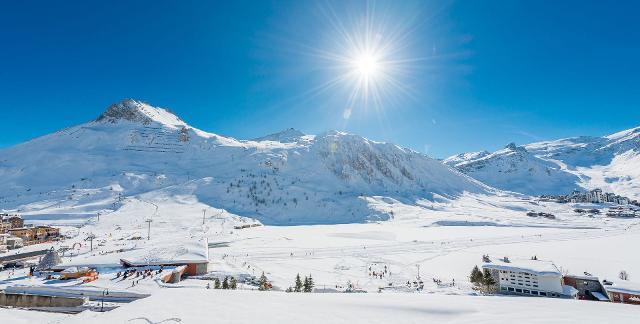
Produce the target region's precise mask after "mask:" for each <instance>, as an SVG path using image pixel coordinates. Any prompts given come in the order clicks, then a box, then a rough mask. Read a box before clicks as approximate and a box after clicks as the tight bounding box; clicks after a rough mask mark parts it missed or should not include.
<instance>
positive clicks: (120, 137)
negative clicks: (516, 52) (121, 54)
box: [0, 100, 493, 224]
mask: <svg viewBox="0 0 640 324" xmlns="http://www.w3.org/2000/svg"><path fill="white" fill-rule="evenodd" d="M0 157H1V158H0V181H1V182H2V183H3V186H1V187H0V209H8V210H18V211H20V212H21V213H23V214H24V215H25V218H26V219H27V220H32V221H37V220H51V219H67V220H73V219H75V220H77V221H78V222H82V221H83V220H86V219H87V218H89V217H91V216H92V215H94V214H95V213H97V212H103V213H104V212H108V211H110V210H115V209H117V208H118V207H119V206H120V205H121V202H122V200H123V198H124V197H130V196H135V195H141V194H145V193H150V192H156V193H157V194H159V195H169V196H171V195H191V196H194V197H196V199H197V200H198V201H201V202H203V203H205V204H207V205H209V206H213V207H216V208H221V209H224V210H227V211H229V212H231V213H234V214H237V215H242V216H247V217H252V218H257V219H259V220H260V221H262V222H265V223H269V224H317V223H348V222H365V221H371V220H384V219H389V218H390V217H391V215H389V214H385V213H383V212H379V211H376V210H375V209H372V208H370V206H369V204H368V202H367V199H366V197H371V196H385V197H392V198H393V199H397V200H402V201H410V202H411V201H413V202H415V201H416V200H418V199H423V198H426V199H433V197H434V195H437V196H445V197H449V198H455V197H457V196H460V195H462V194H463V193H464V192H473V193H487V194H490V193H492V192H493V189H491V188H489V187H487V186H485V185H483V184H481V183H479V182H477V181H475V180H473V179H471V178H469V177H467V176H465V175H463V174H461V173H459V172H457V171H455V170H453V169H451V168H449V167H447V166H445V165H443V164H442V163H440V162H439V161H436V160H433V159H431V158H429V157H427V156H425V155H423V154H420V153H417V152H414V151H411V150H409V149H405V148H402V147H399V146H396V145H393V144H388V143H379V142H374V141H370V140H367V139H365V138H362V137H360V136H357V135H351V134H346V133H341V132H336V131H330V132H326V133H323V134H320V135H317V136H310V135H304V134H302V133H300V132H298V131H296V130H292V129H290V130H286V131H284V132H281V133H278V134H273V135H269V136H266V137H264V138H260V139H257V140H249V141H246V140H236V139H234V138H229V137H224V136H220V135H216V134H212V133H207V132H204V131H202V130H199V129H196V128H193V127H190V126H189V125H188V124H186V123H185V122H184V121H182V120H181V119H180V118H178V117H177V116H175V115H173V114H172V113H171V112H169V111H168V110H166V109H163V108H156V107H152V106H150V105H148V104H146V103H143V102H139V101H135V100H125V101H122V102H120V103H117V104H114V105H112V106H110V107H109V108H108V109H107V111H105V112H104V113H103V114H101V115H100V116H99V117H98V118H97V119H96V120H95V121H92V122H88V123H85V124H82V125H78V126H74V127H71V128H68V129H64V130H61V131H58V132H56V133H53V134H50V135H46V136H43V137H40V138H37V139H34V140H32V141H29V142H26V143H23V144H20V145H17V146H14V147H11V148H8V149H5V150H2V151H0Z"/></svg>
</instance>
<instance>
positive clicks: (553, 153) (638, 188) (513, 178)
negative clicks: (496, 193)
mask: <svg viewBox="0 0 640 324" xmlns="http://www.w3.org/2000/svg"><path fill="white" fill-rule="evenodd" d="M444 163H445V164H447V165H449V166H452V167H454V168H456V169H458V170H459V171H461V172H463V173H465V174H467V175H469V176H471V177H473V178H475V179H477V180H479V181H482V182H483V183H485V184H487V185H490V186H492V187H495V188H499V189H502V190H508V191H515V192H520V193H524V194H528V195H543V194H552V195H553V194H555V195H558V194H568V193H570V192H571V191H572V190H575V189H577V190H589V189H595V188H600V189H603V190H605V191H608V192H613V193H616V194H620V195H625V196H628V197H629V198H633V199H640V127H636V128H632V129H629V130H625V131H621V132H618V133H615V134H611V135H608V136H603V137H590V136H580V137H572V138H565V139H560V140H555V141H543V142H536V143H531V144H526V145H521V146H518V145H516V144H514V143H511V144H509V145H507V146H506V147H505V148H504V149H501V150H498V151H495V152H493V153H490V152H486V151H482V152H471V153H462V154H458V155H454V156H451V157H449V158H447V159H445V160H444Z"/></svg>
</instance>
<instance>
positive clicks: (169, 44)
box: [0, 0, 640, 158]
mask: <svg viewBox="0 0 640 324" xmlns="http://www.w3.org/2000/svg"><path fill="white" fill-rule="evenodd" d="M639 10H640V4H639V3H638V2H637V1H616V2H613V3H611V4H608V3H605V2H599V3H596V2H589V1H587V2H584V1H488V0H487V1H484V0H483V1H450V2H442V1H439V2H424V1H417V2H411V1H393V2H385V1H375V2H373V1H369V2H366V1H336V2H327V1H321V2H312V1H256V2H252V1H230V2H225V3H214V1H130V2H129V1H114V2H106V1H63V2H57V3H51V2H45V1H42V2H38V1H15V2H5V3H3V4H1V5H0V44H2V46H1V47H0V113H1V116H2V125H3V127H4V131H3V132H2V134H3V135H2V136H0V148H3V147H8V146H11V145H15V144H17V143H20V142H23V141H26V140H29V139H31V138H34V137H37V136H41V135H45V134H47V133H50V132H53V131H56V130H58V129H61V128H64V127H68V126H72V125H75V124H79V123H82V122H86V121H88V120H91V119H94V118H96V117H97V116H98V115H99V114H100V113H101V112H102V111H103V110H105V109H106V107H107V106H108V105H109V104H111V103H113V102H116V101H119V100H121V99H123V98H135V99H140V100H144V101H147V102H149V103H150V104H152V105H155V106H161V107H168V108H170V109H171V110H173V111H174V112H176V114H177V115H179V116H180V117H181V118H182V119H184V120H185V121H186V122H187V123H189V124H190V125H192V126H194V127H198V128H200V129H203V130H206V131H209V132H213V133H218V134H222V135H227V136H232V137H236V138H240V139H249V138H255V137H259V136H262V135H265V134H268V133H273V132H277V131H279V130H282V129H286V128H290V127H293V128H296V129H299V130H301V131H303V132H305V133H310V134H316V133H320V132H323V131H326V130H330V129H337V130H344V131H347V132H351V133H356V134H359V135H362V136H365V137H367V138H370V139H373V140H379V141H388V142H394V143H397V144H399V145H402V146H407V147H410V148H413V149H415V150H417V151H420V152H424V153H427V154H429V155H431V156H434V157H439V158H442V157H446V156H449V155H452V154H455V153H459V152H465V151H477V150H484V149H486V150H495V149H498V148H500V147H503V146H504V145H506V144H507V143H509V142H516V143H522V144H524V143H528V142H533V141H538V140H545V139H556V138H561V137H569V136H578V135H597V136H599V135H605V134H609V133H613V132H615V131H618V130H622V129H626V128H631V127H635V126H640V60H638V58H639V57H640V22H639V20H638V19H637V17H636V16H637V15H636V14H637V12H638V11H639ZM365 18H366V19H367V21H370V23H371V25H373V26H374V28H376V29H377V30H379V34H378V35H379V37H380V38H381V39H383V40H384V39H385V37H388V34H391V33H392V32H394V31H400V32H402V39H401V41H398V42H394V44H396V45H398V46H397V47H398V48H397V57H398V58H401V59H403V60H405V59H406V60H405V62H408V63H406V64H405V65H404V66H403V71H402V73H401V75H399V76H398V78H397V81H398V82H399V83H400V84H399V85H398V88H400V89H395V88H394V89H391V88H389V89H386V90H385V98H384V100H383V103H384V104H383V105H381V106H379V107H376V108H375V109H374V108H371V107H364V106H362V105H355V107H354V108H353V112H352V113H351V114H350V116H349V118H345V114H344V110H345V105H346V101H347V98H346V96H345V94H346V93H348V92H349V91H350V89H348V88H345V87H342V86H341V87H338V88H337V89H336V88H332V89H327V90H326V91H314V89H317V88H318V86H319V85H321V84H323V83H325V82H327V81H328V80H331V78H335V77H337V75H336V74H339V73H340V72H339V71H336V69H335V68H334V66H332V62H331V60H327V59H326V57H318V55H317V54H318V53H325V52H332V53H335V52H336V51H340V50H343V48H342V47H340V46H336V40H339V39H340V34H339V33H337V32H336V28H335V26H336V24H337V23H339V24H340V25H343V26H345V28H346V30H349V31H350V32H353V33H357V30H358V29H357V28H355V27H358V26H360V25H359V23H360V22H361V21H362V20H363V19H365ZM354 26H355V27H354ZM376 26H383V27H385V28H377V27H376ZM352 27H354V28H352ZM387 33H388V34H387Z"/></svg>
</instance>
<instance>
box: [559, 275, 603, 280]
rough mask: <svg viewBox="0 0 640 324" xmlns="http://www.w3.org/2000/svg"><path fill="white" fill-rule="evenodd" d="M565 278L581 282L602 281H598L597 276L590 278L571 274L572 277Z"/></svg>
mask: <svg viewBox="0 0 640 324" xmlns="http://www.w3.org/2000/svg"><path fill="white" fill-rule="evenodd" d="M565 277H568V278H574V279H580V280H592V281H600V279H598V277H596V276H588V275H574V274H570V275H566V276H565Z"/></svg>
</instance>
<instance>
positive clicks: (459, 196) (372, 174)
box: [0, 101, 640, 323]
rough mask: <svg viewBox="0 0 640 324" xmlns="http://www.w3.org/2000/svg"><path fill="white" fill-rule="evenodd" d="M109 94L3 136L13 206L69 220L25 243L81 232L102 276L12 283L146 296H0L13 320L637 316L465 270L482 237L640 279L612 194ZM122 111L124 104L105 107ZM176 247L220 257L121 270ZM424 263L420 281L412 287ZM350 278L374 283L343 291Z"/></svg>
mask: <svg viewBox="0 0 640 324" xmlns="http://www.w3.org/2000/svg"><path fill="white" fill-rule="evenodd" d="M113 107H115V108H114V109H111V110H109V111H110V113H105V114H104V117H102V119H101V121H96V122H91V123H88V124H86V125H84V126H78V127H74V128H71V129H69V130H65V131H61V132H58V133H56V134H52V135H48V136H45V137H43V138H39V139H36V140H34V141H31V142H28V143H25V144H24V145H19V146H16V147H14V148H10V149H7V150H4V151H3V153H4V155H3V158H2V159H1V160H0V179H3V180H4V181H5V183H6V184H7V185H6V186H4V187H3V188H0V193H2V195H1V197H0V199H1V201H0V208H2V209H5V210H7V211H10V212H15V211H17V212H20V213H21V214H22V215H23V217H24V219H25V221H26V222H27V223H31V224H47V225H53V226H59V227H60V228H61V230H62V234H63V235H65V237H66V239H65V240H63V241H60V242H53V243H45V244H37V245H32V246H28V247H24V248H22V249H20V251H19V252H28V251H36V250H42V249H48V248H51V247H53V248H55V249H57V250H59V249H60V248H65V249H66V248H68V249H69V250H68V251H67V252H65V254H64V255H63V256H62V264H61V265H60V266H61V267H83V266H91V267H96V268H97V270H98V271H99V272H100V274H99V278H98V279H97V280H95V281H93V282H88V283H84V282H82V280H66V281H62V280H56V279H46V278H42V277H36V276H32V277H29V276H28V275H27V274H28V269H16V270H3V271H0V289H13V290H18V291H19V290H20V289H23V290H24V291H27V290H28V291H30V292H41V293H47V294H54V295H56V294H57V295H64V294H65V293H68V292H69V291H77V292H81V293H85V294H86V295H88V296H93V297H92V298H90V301H89V303H90V304H92V305H97V303H99V302H100V298H99V297H96V296H99V294H101V293H102V292H104V291H105V290H107V289H108V290H109V291H111V292H112V293H113V294H117V293H121V294H125V295H126V294H127V293H128V294H131V295H134V294H135V295H149V297H147V298H143V299H139V300H135V301H132V302H128V303H117V302H113V301H107V302H106V307H111V306H113V307H115V306H117V308H115V309H113V310H110V311H108V312H94V311H84V312H82V313H80V314H77V315H67V314H56V313H43V312H36V311H25V310H20V309H7V308H0V319H2V322H5V320H6V321H7V323H80V322H87V321H88V322H91V323H159V322H165V323H167V322H168V323H171V322H183V323H201V322H211V321H219V322H223V323H248V322H258V321H259V322H265V323H291V322H304V323H307V322H309V323H346V322H353V323H415V322H425V321H426V322H429V321H436V320H438V321H445V322H452V323H488V322H492V323H494V322H496V321H498V322H508V321H509V322H510V321H515V322H539V323H575V322H587V323H590V322H593V323H603V322H615V323H634V322H636V321H637V318H638V313H639V309H638V307H637V306H632V305H623V304H613V303H596V302H590V301H579V300H566V299H557V298H542V297H514V296H482V295H481V294H480V293H479V292H477V291H476V290H474V289H473V286H472V284H471V283H470V282H469V273H470V271H471V269H472V268H473V266H474V265H481V264H482V255H485V254H488V255H490V256H492V257H496V258H498V257H504V256H508V257H509V258H513V259H518V258H519V259H530V258H531V257H532V256H536V258H538V259H540V260H546V261H552V262H553V263H554V264H555V265H557V266H558V267H559V268H560V270H561V271H562V272H563V273H572V274H582V273H584V272H588V273H592V274H594V275H597V276H598V277H599V278H601V279H608V280H613V281H616V280H617V278H618V274H619V272H620V271H621V270H625V271H627V272H628V273H629V274H630V277H631V278H630V279H631V282H634V280H638V279H637V278H638V277H637V276H639V275H640V258H639V257H637V251H635V250H636V247H637V246H639V244H640V226H639V225H640V219H638V218H624V219H623V218H609V217H606V216H605V214H606V213H605V210H606V209H607V208H608V207H610V206H611V205H610V204H587V203H567V204H559V203H554V202H546V201H539V200H538V199H536V198H535V197H531V196H528V195H523V194H519V193H514V192H508V191H501V190H497V189H494V188H492V187H488V186H486V185H484V184H482V183H480V182H478V181H476V180H474V179H472V178H470V177H468V176H466V175H464V174H461V173H459V172H457V171H455V170H453V169H451V168H449V167H447V166H446V165H443V164H441V163H440V162H438V161H436V160H433V159H430V158H428V157H426V156H424V155H421V154H418V153H416V152H412V151H410V150H407V149H403V148H399V147H397V146H395V145H392V144H386V143H377V142H373V141H368V140H366V139H363V138H361V137H357V136H353V135H349V134H344V133H339V132H328V133H327V134H323V135H318V136H312V135H303V134H301V133H300V132H297V131H295V130H287V131H285V132H282V133H278V134H274V135H270V136H267V137H265V138H260V139H256V140H251V141H239V140H235V139H231V138H227V137H222V136H218V135H215V134H210V133H206V132H202V131H200V130H197V129H193V128H190V127H189V126H188V125H187V124H186V123H184V122H182V121H181V120H180V119H179V118H177V117H175V116H174V115H172V114H170V113H169V112H167V111H166V110H162V109H159V108H154V107H151V106H148V105H146V104H141V103H139V102H136V101H125V102H123V103H120V104H117V105H114V106H113ZM109 111H108V112H109ZM130 113H133V114H130ZM123 116H127V118H129V119H127V120H124V121H122V120H116V121H114V123H113V124H111V122H110V121H109V119H110V118H116V119H117V118H124V117H123ZM141 143H143V144H144V145H143V144H141ZM30 152H38V155H37V156H32V154H31V153H30ZM43 161H47V163H46V164H44V163H42V162H43ZM589 170H595V167H594V168H591V169H589ZM617 170H618V171H619V170H621V169H620V168H618V169H617ZM593 172H595V171H593ZM633 188H634V187H633V186H629V187H628V189H629V190H632V189H633ZM415 193H419V194H415ZM283 202H288V204H286V203H283ZM576 208H582V209H593V208H595V209H600V210H601V211H602V212H601V213H600V214H595V215H591V216H588V215H587V214H578V213H575V212H574V209H576ZM528 211H535V212H544V213H551V214H553V215H555V219H548V218H544V217H529V216H527V215H526V213H527V212H528ZM90 237H91V238H93V239H92V240H91V241H89V240H88V238H90ZM11 253H15V251H10V252H8V253H5V254H2V255H0V256H3V255H10V254H11ZM168 259H170V260H179V261H183V262H188V261H194V262H195V261H198V262H199V261H202V260H206V261H208V262H209V265H208V274H207V275H205V276H199V277H190V278H187V279H185V280H183V281H181V282H179V283H173V284H169V283H164V282H162V281H161V280H160V278H159V276H158V275H152V276H150V277H147V278H144V279H137V280H135V281H136V282H135V283H134V282H133V281H134V280H131V279H127V280H122V278H121V277H118V272H122V271H123V268H122V265H121V260H128V261H130V262H133V263H137V264H145V263H146V264H153V263H154V262H156V261H159V260H168ZM166 270H171V269H166ZM385 270H386V271H385ZM374 271H375V272H376V273H377V274H380V275H376V276H375V277H374V276H373V275H372V272H374ZM262 273H264V274H265V275H266V276H267V278H268V279H269V280H270V281H271V283H272V284H273V286H274V289H273V290H272V291H257V290H256V286H254V285H251V284H248V283H242V281H241V283H240V284H239V287H238V290H235V291H231V290H216V289H207V286H208V285H210V284H211V283H212V281H211V280H206V279H208V278H209V279H210V278H211V277H220V278H222V277H224V276H227V275H232V276H234V277H237V278H242V279H248V281H251V280H252V279H254V278H256V277H259V276H260V275H261V274H262ZM297 274H300V275H301V276H309V275H311V276H312V277H313V279H314V281H315V288H316V292H315V293H286V292H284V291H285V290H286V289H287V288H288V287H290V286H292V285H293V283H294V279H295V277H296V275H297ZM418 277H419V278H420V280H422V281H423V282H424V288H423V289H421V290H417V289H415V287H414V286H412V285H410V286H411V287H407V285H406V283H407V281H409V282H413V281H416V280H417V278H418ZM349 286H351V287H352V288H353V289H352V290H355V291H358V292H363V293H343V292H344V291H345V290H347V289H346V288H347V287H349ZM21 287H23V288H21ZM364 292H366V293H364Z"/></svg>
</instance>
